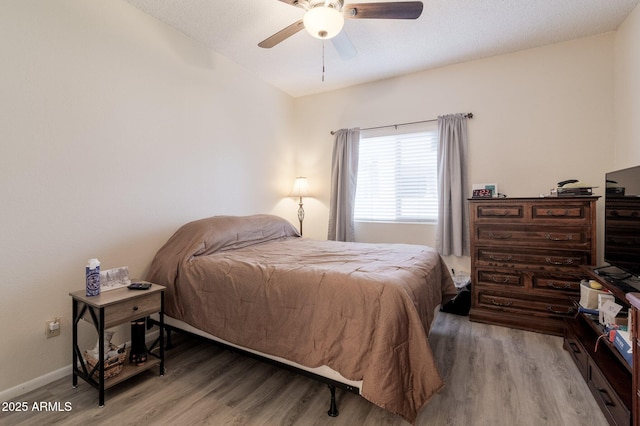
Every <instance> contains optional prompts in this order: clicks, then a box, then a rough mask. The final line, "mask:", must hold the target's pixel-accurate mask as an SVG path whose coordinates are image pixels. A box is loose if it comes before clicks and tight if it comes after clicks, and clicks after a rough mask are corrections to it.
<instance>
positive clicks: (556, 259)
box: [475, 247, 591, 272]
mask: <svg viewBox="0 0 640 426" xmlns="http://www.w3.org/2000/svg"><path fill="white" fill-rule="evenodd" d="M475 255H476V257H475V262H476V265H475V266H476V267H479V268H487V267H492V268H515V269H524V270H539V271H544V270H548V271H561V270H566V271H567V272H572V271H573V270H574V269H576V268H579V267H580V265H590V264H591V256H590V252H587V251H574V250H566V251H560V250H556V251H553V250H528V249H523V248H518V249H510V248H508V247H504V248H503V247H495V248H494V247H491V248H488V247H487V248H484V247H480V248H476V253H475Z"/></svg>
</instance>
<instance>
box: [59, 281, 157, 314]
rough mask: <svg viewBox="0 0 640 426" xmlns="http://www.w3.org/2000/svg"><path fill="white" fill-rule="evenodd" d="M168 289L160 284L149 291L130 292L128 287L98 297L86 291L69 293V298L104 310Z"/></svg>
mask: <svg viewBox="0 0 640 426" xmlns="http://www.w3.org/2000/svg"><path fill="white" fill-rule="evenodd" d="M165 288H166V287H164V286H161V285H159V284H151V288H150V289H148V290H129V289H128V288H127V287H121V288H116V289H113V290H107V291H105V292H101V293H100V294H99V295H97V296H91V297H89V296H87V293H86V290H78V291H74V292H71V293H69V296H71V297H73V298H74V299H75V300H78V301H81V302H82V303H86V304H87V305H89V306H93V307H95V308H103V307H105V306H109V305H113V304H117V303H120V302H122V301H123V300H128V299H136V298H139V297H145V296H148V295H149V294H152V293H157V292H162V291H164V290H165Z"/></svg>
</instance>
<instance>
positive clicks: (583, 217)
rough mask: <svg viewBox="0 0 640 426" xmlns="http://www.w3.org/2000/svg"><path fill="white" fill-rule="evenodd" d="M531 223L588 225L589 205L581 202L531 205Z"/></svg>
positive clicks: (589, 219)
mask: <svg viewBox="0 0 640 426" xmlns="http://www.w3.org/2000/svg"><path fill="white" fill-rule="evenodd" d="M530 207H531V221H532V222H533V223H536V222H549V221H553V222H556V221H557V222H558V223H563V224H588V223H590V222H591V210H590V208H589V203H588V202H586V203H582V202H557V201H553V202H547V203H540V204H532V205H531V206H530Z"/></svg>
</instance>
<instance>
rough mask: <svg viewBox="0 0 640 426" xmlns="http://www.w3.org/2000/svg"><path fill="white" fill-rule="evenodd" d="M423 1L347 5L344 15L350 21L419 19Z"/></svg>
mask: <svg viewBox="0 0 640 426" xmlns="http://www.w3.org/2000/svg"><path fill="white" fill-rule="evenodd" d="M422 8H423V4H422V2H421V1H398V2H387V3H354V4H345V5H344V8H343V9H342V10H343V14H344V17H345V18H350V19H417V18H419V17H420V15H421V14H422Z"/></svg>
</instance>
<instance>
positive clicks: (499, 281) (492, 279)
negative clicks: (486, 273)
mask: <svg viewBox="0 0 640 426" xmlns="http://www.w3.org/2000/svg"><path fill="white" fill-rule="evenodd" d="M491 281H493V282H494V283H498V284H506V283H508V282H509V277H504V278H503V279H501V280H500V279H498V278H497V277H496V276H495V275H492V276H491Z"/></svg>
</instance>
